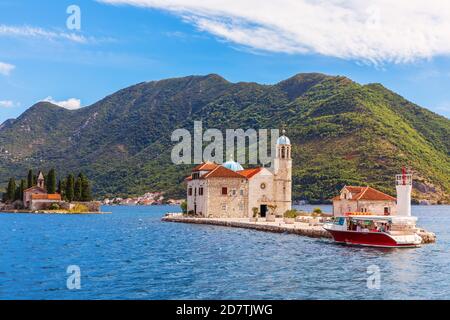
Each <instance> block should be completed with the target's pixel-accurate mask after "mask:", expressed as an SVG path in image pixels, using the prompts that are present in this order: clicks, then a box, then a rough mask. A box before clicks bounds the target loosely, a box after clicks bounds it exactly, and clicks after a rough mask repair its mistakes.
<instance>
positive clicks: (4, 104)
mask: <svg viewBox="0 0 450 320" xmlns="http://www.w3.org/2000/svg"><path fill="white" fill-rule="evenodd" d="M16 105H17V103H14V101H12V100H0V107H2V108H12V107H15V106H16Z"/></svg>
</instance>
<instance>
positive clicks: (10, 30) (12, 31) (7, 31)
mask: <svg viewBox="0 0 450 320" xmlns="http://www.w3.org/2000/svg"><path fill="white" fill-rule="evenodd" d="M0 36H9V37H24V38H40V39H46V40H68V41H71V42H77V43H87V42H89V41H91V40H92V39H88V38H86V37H84V36H82V35H79V34H76V33H68V32H57V31H50V30H45V29H42V28H38V27H30V26H8V25H4V24H2V25H0Z"/></svg>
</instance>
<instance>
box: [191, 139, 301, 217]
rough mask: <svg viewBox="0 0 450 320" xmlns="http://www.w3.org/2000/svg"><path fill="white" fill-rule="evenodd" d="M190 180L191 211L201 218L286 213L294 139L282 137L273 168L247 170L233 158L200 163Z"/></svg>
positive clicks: (290, 190)
mask: <svg viewBox="0 0 450 320" xmlns="http://www.w3.org/2000/svg"><path fill="white" fill-rule="evenodd" d="M186 181H187V210H188V212H190V213H193V214H194V215H197V216H200V217H214V218H221V217H229V218H244V217H252V216H253V210H254V208H257V210H258V212H259V214H260V216H262V217H265V216H266V215H268V214H272V213H273V214H275V215H283V213H284V212H286V211H287V210H290V209H291V207H292V200H291V195H292V153H291V142H290V140H289V138H288V137H286V135H285V134H284V133H283V135H282V136H281V137H280V138H278V140H277V144H276V155H275V157H274V159H273V169H272V170H269V169H268V168H264V167H258V168H252V169H244V168H243V167H242V166H241V165H240V164H239V163H237V162H235V161H233V160H229V161H227V162H225V163H224V164H222V165H220V164H216V163H212V162H205V163H202V164H200V165H198V166H196V167H195V168H194V169H193V170H192V173H191V175H190V176H189V177H187V178H186Z"/></svg>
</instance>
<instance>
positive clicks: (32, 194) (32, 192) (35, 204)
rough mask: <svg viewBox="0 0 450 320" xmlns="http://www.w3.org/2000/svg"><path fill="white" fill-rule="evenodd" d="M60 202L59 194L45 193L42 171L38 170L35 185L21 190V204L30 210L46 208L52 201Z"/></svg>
mask: <svg viewBox="0 0 450 320" xmlns="http://www.w3.org/2000/svg"><path fill="white" fill-rule="evenodd" d="M60 202H61V195H60V194H58V193H56V194H48V193H47V190H46V189H45V183H44V175H43V174H42V172H39V175H38V178H37V185H36V186H33V187H31V188H28V189H26V190H24V191H23V205H24V206H25V208H27V209H30V210H45V209H48V207H50V205H51V204H52V203H60Z"/></svg>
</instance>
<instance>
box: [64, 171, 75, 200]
mask: <svg viewBox="0 0 450 320" xmlns="http://www.w3.org/2000/svg"><path fill="white" fill-rule="evenodd" d="M74 184H75V179H74V177H73V174H69V175H68V176H67V184H66V199H67V201H69V202H72V201H73V200H74V198H75V187H74Z"/></svg>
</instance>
